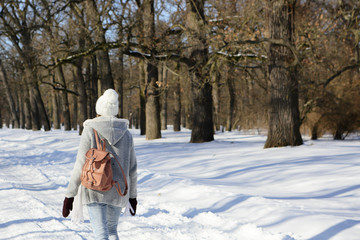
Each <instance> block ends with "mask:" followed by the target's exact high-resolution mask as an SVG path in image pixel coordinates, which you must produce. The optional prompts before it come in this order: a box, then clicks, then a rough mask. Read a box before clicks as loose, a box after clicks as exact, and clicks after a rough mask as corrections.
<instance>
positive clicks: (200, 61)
mask: <svg viewBox="0 0 360 240" xmlns="http://www.w3.org/2000/svg"><path fill="white" fill-rule="evenodd" d="M204 2H205V1H204V0H187V1H186V11H187V14H186V26H187V30H188V32H187V34H188V35H187V37H188V41H189V51H190V58H191V59H192V61H193V62H194V63H195V64H194V65H193V66H191V67H190V68H189V69H190V71H191V73H190V78H191V85H192V90H193V91H192V95H193V97H192V99H193V118H192V119H193V121H192V132H191V140H190V142H191V143H201V142H209V141H213V140H214V129H213V127H214V124H213V111H212V108H213V104H212V86H211V84H210V81H209V69H208V67H207V66H206V65H207V61H208V46H207V45H206V44H207V43H206V39H207V32H206V29H207V28H206V21H205V16H204Z"/></svg>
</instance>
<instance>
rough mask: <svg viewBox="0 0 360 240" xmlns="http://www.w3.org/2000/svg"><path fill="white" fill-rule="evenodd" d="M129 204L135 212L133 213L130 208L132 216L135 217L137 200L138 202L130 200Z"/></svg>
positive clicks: (133, 199) (134, 199)
mask: <svg viewBox="0 0 360 240" xmlns="http://www.w3.org/2000/svg"><path fill="white" fill-rule="evenodd" d="M129 202H130V205H131V207H132V209H133V210H134V211H131V208H130V209H129V211H130V213H131V215H133V216H135V214H136V205H137V200H136V198H130V199H129Z"/></svg>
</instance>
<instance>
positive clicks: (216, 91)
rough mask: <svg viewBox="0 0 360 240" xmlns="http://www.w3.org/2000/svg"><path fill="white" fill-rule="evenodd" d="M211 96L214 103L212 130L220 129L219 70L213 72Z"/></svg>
mask: <svg viewBox="0 0 360 240" xmlns="http://www.w3.org/2000/svg"><path fill="white" fill-rule="evenodd" d="M212 77H213V79H214V81H213V89H212V97H213V103H214V130H215V131H219V130H220V72H219V71H214V72H213V76H212Z"/></svg>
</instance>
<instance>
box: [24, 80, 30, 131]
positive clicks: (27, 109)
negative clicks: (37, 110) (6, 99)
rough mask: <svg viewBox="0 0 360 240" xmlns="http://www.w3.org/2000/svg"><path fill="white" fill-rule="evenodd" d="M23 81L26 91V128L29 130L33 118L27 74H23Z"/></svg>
mask: <svg viewBox="0 0 360 240" xmlns="http://www.w3.org/2000/svg"><path fill="white" fill-rule="evenodd" d="M22 75H23V77H22V82H23V83H24V84H23V85H22V90H23V93H24V97H25V99H24V114H25V128H26V129H27V130H30V129H32V119H31V106H30V96H29V89H28V85H27V84H26V81H25V79H24V78H25V77H26V76H25V74H24V73H23V74H22Z"/></svg>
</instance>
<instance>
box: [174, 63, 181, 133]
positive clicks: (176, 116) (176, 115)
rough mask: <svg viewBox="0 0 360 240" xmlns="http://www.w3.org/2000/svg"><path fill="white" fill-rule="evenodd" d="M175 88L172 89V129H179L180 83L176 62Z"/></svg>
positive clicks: (178, 65)
mask: <svg viewBox="0 0 360 240" xmlns="http://www.w3.org/2000/svg"><path fill="white" fill-rule="evenodd" d="M176 74H177V75H176V76H175V87H174V88H175V89H174V92H173V94H174V109H173V119H174V123H173V124H174V131H175V132H178V131H181V85H180V75H179V74H180V63H176Z"/></svg>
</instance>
